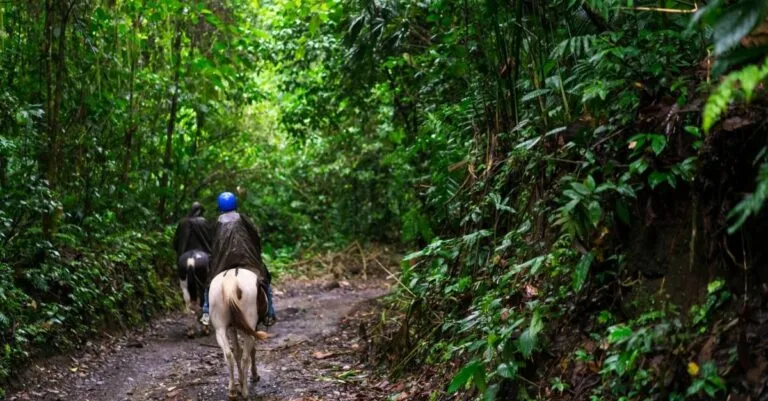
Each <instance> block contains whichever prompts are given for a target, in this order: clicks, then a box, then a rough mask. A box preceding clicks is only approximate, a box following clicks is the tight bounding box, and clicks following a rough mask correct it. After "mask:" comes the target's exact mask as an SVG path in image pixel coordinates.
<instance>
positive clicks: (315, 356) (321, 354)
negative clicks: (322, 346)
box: [312, 351, 334, 359]
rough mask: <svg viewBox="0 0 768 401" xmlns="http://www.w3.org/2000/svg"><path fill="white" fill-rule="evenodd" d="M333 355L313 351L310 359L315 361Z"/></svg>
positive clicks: (331, 353)
mask: <svg viewBox="0 0 768 401" xmlns="http://www.w3.org/2000/svg"><path fill="white" fill-rule="evenodd" d="M333 355H334V353H333V352H323V351H315V352H313V353H312V357H313V358H315V359H325V358H328V357H331V356H333Z"/></svg>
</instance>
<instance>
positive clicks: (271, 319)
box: [264, 284, 277, 326]
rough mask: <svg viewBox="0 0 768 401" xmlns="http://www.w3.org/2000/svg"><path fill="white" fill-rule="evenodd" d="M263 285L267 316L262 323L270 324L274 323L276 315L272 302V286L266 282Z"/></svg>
mask: <svg viewBox="0 0 768 401" xmlns="http://www.w3.org/2000/svg"><path fill="white" fill-rule="evenodd" d="M265 287H266V293H267V318H266V319H265V321H264V324H265V325H267V326H271V325H273V324H275V320H277V316H276V315H275V306H274V304H273V303H272V286H271V285H269V284H267V285H266V286H265Z"/></svg>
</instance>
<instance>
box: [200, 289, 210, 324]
mask: <svg viewBox="0 0 768 401" xmlns="http://www.w3.org/2000/svg"><path fill="white" fill-rule="evenodd" d="M208 288H209V287H205V289H204V290H203V315H202V316H200V323H202V324H203V325H206V326H207V325H208V323H209V322H210V321H211V318H210V315H209V314H208Z"/></svg>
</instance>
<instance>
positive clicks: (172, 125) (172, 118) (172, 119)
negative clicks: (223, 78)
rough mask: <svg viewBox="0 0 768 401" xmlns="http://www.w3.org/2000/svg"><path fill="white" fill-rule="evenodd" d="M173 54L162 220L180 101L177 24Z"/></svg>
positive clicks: (162, 186)
mask: <svg viewBox="0 0 768 401" xmlns="http://www.w3.org/2000/svg"><path fill="white" fill-rule="evenodd" d="M173 56H174V58H175V59H176V60H175V63H174V64H175V65H174V73H173V95H171V109H170V111H169V113H168V126H167V127H166V131H165V154H164V156H163V172H162V175H161V176H160V203H159V204H158V207H157V214H158V217H159V218H160V219H161V221H167V220H168V219H167V217H166V216H165V205H166V203H167V201H168V197H169V191H168V180H169V174H170V171H171V153H172V150H173V133H174V130H175V129H176V111H177V108H178V102H179V75H180V72H181V71H180V70H181V30H180V29H179V24H176V33H175V35H174V38H173Z"/></svg>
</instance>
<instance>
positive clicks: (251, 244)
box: [206, 192, 276, 326]
mask: <svg viewBox="0 0 768 401" xmlns="http://www.w3.org/2000/svg"><path fill="white" fill-rule="evenodd" d="M218 206H219V211H220V212H221V215H219V218H218V219H217V221H216V230H215V234H214V240H213V248H212V253H211V255H212V263H211V269H210V273H209V274H208V283H209V285H210V282H211V280H213V278H214V277H216V275H217V274H219V273H221V272H223V271H225V270H228V269H236V268H238V269H248V270H252V271H253V272H254V273H256V274H257V275H258V276H259V277H260V278H261V279H262V280H261V281H260V285H261V287H262V289H263V290H264V292H265V293H266V295H267V316H265V318H264V321H263V323H264V324H265V325H266V326H271V325H273V324H274V323H275V320H276V316H275V309H274V306H273V305H272V287H271V284H272V277H271V275H270V274H269V270H268V269H267V265H266V264H265V263H264V260H263V259H262V257H261V238H260V237H259V231H258V229H257V228H256V226H255V225H254V224H253V222H251V220H250V219H249V218H248V217H247V216H245V215H244V214H242V213H238V212H237V198H236V197H235V195H234V194H233V193H231V192H224V193H222V194H221V195H219V198H218ZM207 300H208V297H206V302H207ZM206 307H207V304H206Z"/></svg>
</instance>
